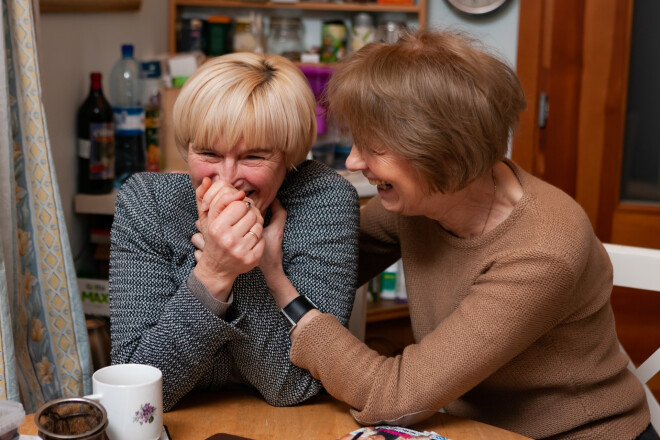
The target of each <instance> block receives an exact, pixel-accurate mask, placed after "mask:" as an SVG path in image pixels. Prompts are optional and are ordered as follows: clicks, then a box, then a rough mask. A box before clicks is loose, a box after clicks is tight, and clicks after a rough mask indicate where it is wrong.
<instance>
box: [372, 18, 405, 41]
mask: <svg viewBox="0 0 660 440" xmlns="http://www.w3.org/2000/svg"><path fill="white" fill-rule="evenodd" d="M405 31H406V24H405V23H402V22H398V21H386V22H384V23H380V24H379V25H378V31H377V32H376V41H378V42H380V43H388V44H394V43H396V42H397V41H399V38H400V37H401V35H403V33H404V32H405Z"/></svg>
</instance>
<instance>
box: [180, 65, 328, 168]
mask: <svg viewBox="0 0 660 440" xmlns="http://www.w3.org/2000/svg"><path fill="white" fill-rule="evenodd" d="M172 117H173V121H174V122H173V123H174V139H175V142H176V145H177V148H178V149H179V151H180V152H181V154H182V155H183V156H184V157H186V156H187V151H188V148H189V147H190V146H191V145H200V146H206V147H208V146H212V145H214V144H215V143H216V142H218V141H219V140H220V139H223V140H224V141H225V142H226V144H227V148H232V147H233V146H234V145H236V144H237V143H238V142H240V141H244V142H245V144H246V146H247V147H248V148H271V149H272V150H274V151H277V152H282V153H283V154H284V158H285V161H286V164H287V169H291V168H292V167H294V166H296V165H299V164H300V163H301V162H302V161H303V160H305V158H306V156H307V153H308V152H309V150H310V149H311V148H312V145H313V144H314V141H315V140H316V101H315V99H314V94H313V93H312V91H311V89H310V88H309V84H308V82H307V78H306V77H305V75H304V74H303V73H302V71H301V70H300V69H299V68H298V67H297V66H296V65H295V64H293V63H292V62H291V61H289V60H288V59H286V58H284V57H281V56H277V55H265V54H255V53H249V52H239V53H233V54H228V55H223V56H219V57H215V58H212V59H210V60H209V61H207V62H206V63H204V64H203V65H201V66H200V67H199V68H198V69H197V71H196V72H195V73H194V74H193V75H192V76H191V77H190V78H189V79H188V80H187V81H186V83H185V85H184V86H183V89H182V90H181V93H180V94H179V97H178V98H177V100H176V103H175V104H174V109H173V111H172Z"/></svg>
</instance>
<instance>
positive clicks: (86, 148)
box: [78, 138, 92, 159]
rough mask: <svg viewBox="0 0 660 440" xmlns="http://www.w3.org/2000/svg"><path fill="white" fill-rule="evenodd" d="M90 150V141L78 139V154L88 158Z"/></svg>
mask: <svg viewBox="0 0 660 440" xmlns="http://www.w3.org/2000/svg"><path fill="white" fill-rule="evenodd" d="M91 150H92V142H91V141H90V140H89V139H80V138H79V139H78V156H80V157H81V158H83V159H89V152H90V151H91Z"/></svg>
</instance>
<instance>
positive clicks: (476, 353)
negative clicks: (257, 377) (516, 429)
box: [291, 253, 575, 425]
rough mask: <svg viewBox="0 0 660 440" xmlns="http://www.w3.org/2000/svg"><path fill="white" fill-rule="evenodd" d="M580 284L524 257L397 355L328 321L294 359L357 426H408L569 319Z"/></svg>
mask: <svg viewBox="0 0 660 440" xmlns="http://www.w3.org/2000/svg"><path fill="white" fill-rule="evenodd" d="M574 280H575V276H574V274H573V272H572V270H571V268H570V266H569V265H568V264H567V262H566V261H565V259H564V258H562V257H561V256H552V255H548V254H544V253H529V254H520V253H519V254H517V255H515V256H510V257H505V258H503V259H502V260H500V261H498V262H496V263H494V265H493V266H492V267H491V268H489V270H487V271H486V272H485V273H484V274H482V275H481V276H480V277H479V279H477V280H476V281H475V282H474V283H473V285H472V286H471V287H470V288H469V292H468V295H467V296H466V297H465V298H464V299H463V301H462V302H461V303H460V304H459V305H458V306H457V308H456V309H455V310H454V312H453V313H451V314H450V315H448V316H447V317H446V318H445V319H444V320H442V321H440V322H438V324H437V326H436V327H435V329H434V330H433V331H432V332H430V333H429V334H427V335H426V336H425V337H424V338H423V339H421V340H420V341H419V342H418V343H416V344H413V345H410V346H408V347H406V349H405V350H404V351H403V353H402V354H401V355H399V356H396V357H389V358H388V357H384V356H380V355H378V354H377V353H376V352H374V351H372V350H370V349H369V348H368V347H367V346H366V345H364V344H363V343H361V342H360V341H358V340H357V339H355V338H354V337H353V336H352V335H351V334H350V333H348V332H347V331H346V330H345V329H343V328H341V326H340V325H339V324H338V323H337V322H336V321H335V320H334V319H333V318H332V317H331V316H328V315H322V316H319V317H316V318H315V319H314V320H312V321H311V322H310V323H308V325H306V326H305V327H304V328H303V329H302V330H301V331H300V334H299V335H297V337H296V339H295V340H294V344H293V347H292V350H291V360H292V362H293V363H294V364H296V365H298V366H301V367H303V368H307V369H309V370H310V371H311V373H312V375H313V376H314V377H316V378H319V379H320V380H321V381H322V382H323V384H324V386H325V387H326V389H327V390H328V392H329V393H330V394H332V395H333V396H335V397H336V398H338V399H340V400H343V401H345V402H347V403H348V404H350V405H351V406H352V407H353V410H352V414H353V416H354V417H355V419H356V420H357V421H358V422H359V423H362V424H377V423H387V424H398V425H405V424H410V423H413V422H416V421H418V420H421V419H423V418H426V417H429V416H431V415H432V414H433V413H434V412H436V411H437V410H439V409H440V408H442V407H444V406H445V405H447V404H448V403H450V402H452V401H453V400H455V399H457V398H459V397H460V396H462V395H463V394H465V393H466V392H467V391H469V390H470V389H472V388H473V387H475V386H476V385H477V384H479V383H480V382H482V381H483V380H485V379H486V378H487V377H489V376H490V375H492V374H494V373H495V372H496V371H497V370H498V369H499V368H500V367H502V366H503V365H504V364H505V363H507V362H508V361H510V360H511V359H513V358H514V357H516V356H517V355H518V354H519V353H521V352H522V351H523V350H525V349H526V348H528V347H529V346H530V345H531V344H533V343H534V341H536V340H537V339H538V338H541V337H542V336H543V335H544V334H545V333H546V332H547V331H548V330H549V329H550V328H552V327H553V326H555V325H556V324H557V323H558V322H559V321H560V320H561V319H564V318H565V317H566V316H565V314H566V310H565V309H564V306H563V305H564V304H566V303H567V298H565V296H566V292H570V291H571V286H572V285H573V284H574V283H575V281H574Z"/></svg>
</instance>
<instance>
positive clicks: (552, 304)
mask: <svg viewBox="0 0 660 440" xmlns="http://www.w3.org/2000/svg"><path fill="white" fill-rule="evenodd" d="M328 101H329V108H330V111H331V112H332V113H333V115H334V116H335V117H337V118H338V119H339V120H341V121H344V122H346V123H347V124H348V127H349V128H350V131H351V133H352V135H353V138H354V140H355V145H354V146H353V149H352V151H351V154H350V156H349V157H348V159H347V161H346V166H347V168H349V169H351V170H354V171H361V172H362V173H363V174H364V175H365V177H367V178H368V179H369V181H370V182H371V183H372V184H373V185H376V186H377V188H378V195H377V196H376V197H374V198H373V199H372V200H370V201H369V203H368V204H367V205H366V206H364V207H363V209H362V210H361V220H360V258H359V280H358V283H364V282H366V281H367V280H369V279H370V278H371V277H373V276H375V275H377V274H378V273H379V272H381V271H382V270H384V269H385V268H386V267H388V266H389V265H390V264H392V263H393V262H395V261H396V260H398V259H399V258H401V259H402V261H403V268H404V273H405V280H406V289H407V294H408V302H409V308H410V318H411V322H412V328H413V332H414V336H415V340H416V343H415V344H413V345H410V346H408V347H407V348H406V349H405V350H404V351H403V353H402V354H401V355H400V356H396V357H385V356H381V355H379V354H378V353H376V352H375V351H373V350H371V349H369V347H367V346H366V345H365V344H363V343H361V342H360V341H359V340H357V339H356V338H355V337H353V336H352V335H351V334H350V333H349V332H348V331H347V330H346V329H345V328H344V327H343V326H342V325H341V324H340V323H339V322H338V321H337V320H336V318H334V317H333V316H331V315H328V314H324V313H321V312H319V311H318V310H316V309H314V308H313V306H310V305H308V304H307V301H306V300H305V299H304V297H302V296H299V294H298V292H297V291H296V289H295V288H293V286H292V285H291V284H290V283H288V282H287V279H286V276H285V275H284V272H283V270H282V266H281V246H280V244H279V242H278V239H279V235H280V234H279V232H278V231H279V229H278V228H281V225H282V222H283V221H284V219H285V218H286V211H285V210H284V209H281V208H278V209H276V210H274V211H273V221H272V222H271V225H270V226H269V227H268V228H266V230H265V231H264V235H265V236H266V238H267V247H266V250H265V253H264V257H263V258H262V260H261V262H260V267H261V268H262V270H263V271H264V274H265V275H266V279H267V282H268V286H269V288H270V291H271V293H272V294H273V296H274V298H275V300H276V301H277V303H278V305H279V307H282V308H283V310H284V311H285V312H286V313H287V315H291V314H293V315H294V316H295V318H296V319H294V321H295V326H294V328H293V329H292V332H291V338H292V347H291V360H292V362H293V363H294V364H296V365H298V366H300V367H302V368H306V369H308V370H309V371H310V372H311V373H312V375H313V376H314V377H316V378H319V379H320V380H321V381H322V383H323V385H324V386H325V388H326V389H327V390H328V391H329V392H330V393H331V394H332V395H333V396H335V397H337V398H339V399H341V400H343V401H345V402H348V403H349V404H350V405H351V406H352V407H353V409H352V414H353V416H354V417H355V418H356V420H357V421H359V422H360V423H362V424H366V425H371V424H377V423H387V424H410V423H414V422H416V421H419V420H421V419H424V418H426V417H429V416H431V415H432V414H433V413H434V412H436V411H438V410H439V409H441V408H444V409H445V411H446V412H448V413H450V414H454V415H457V416H460V417H466V418H470V419H475V420H479V421H482V422H485V423H489V424H492V425H496V426H499V427H502V428H505V429H508V430H510V431H514V432H518V433H520V434H523V435H526V436H528V437H531V438H553V439H578V438H579V439H585V438H589V439H604V438H616V439H622V440H624V439H629V440H632V439H636V438H657V437H642V435H648V436H652V435H654V432H653V428H652V427H651V426H650V425H649V411H648V407H647V403H646V400H645V396H644V390H643V388H642V385H641V384H640V383H639V381H638V380H637V379H636V378H635V376H634V375H633V374H632V373H630V372H629V371H628V370H627V368H626V364H627V362H628V359H627V358H626V356H625V355H624V354H622V353H621V352H620V350H619V344H618V340H617V335H616V332H615V327H614V316H613V313H612V309H611V306H610V294H611V291H612V266H611V264H610V261H609V258H608V256H607V253H606V251H605V249H604V248H603V246H602V244H601V242H600V241H599V240H598V238H597V237H596V235H595V234H594V231H593V229H592V226H591V223H590V222H589V219H588V218H587V216H586V215H585V213H584V211H583V210H582V209H581V207H580V206H579V205H578V204H577V203H576V202H575V201H574V200H573V199H572V198H571V197H569V196H568V195H566V194H565V193H563V192H562V191H560V190H559V189H557V188H555V187H553V186H551V185H549V184H547V183H545V182H543V181H541V180H539V179H538V178H535V177H534V176H532V175H530V174H528V173H526V172H525V171H523V170H522V169H521V168H520V167H519V166H517V165H516V164H515V163H514V162H512V161H511V160H509V159H507V158H506V153H507V148H508V141H509V139H510V137H511V134H512V132H513V130H514V129H515V127H516V125H517V123H518V118H519V114H520V113H521V112H522V111H523V110H524V109H525V105H526V104H525V98H524V95H523V91H522V88H521V85H520V83H519V80H518V78H517V77H516V75H515V73H514V72H513V70H512V69H511V68H509V67H508V66H507V65H506V64H505V63H504V62H502V61H500V60H499V59H498V58H497V57H496V56H494V55H492V54H490V53H489V51H488V50H487V49H486V48H484V47H482V46H481V45H480V44H479V43H478V42H477V41H475V40H472V39H470V38H468V37H466V36H462V35H459V34H457V33H451V32H434V31H428V30H426V31H419V32H417V33H413V34H410V35H406V36H404V37H403V38H402V39H401V40H400V41H399V42H398V43H396V44H389V45H388V44H382V43H373V44H370V45H368V46H365V47H364V48H362V49H361V50H360V51H358V52H356V53H355V54H353V55H352V56H350V57H349V58H348V60H347V61H345V62H343V63H341V64H340V65H339V67H338V69H337V71H336V72H335V74H334V75H333V77H332V79H331V81H330V84H329V89H328ZM645 430H646V431H645ZM643 432H644V433H643ZM642 433H643V434H642Z"/></svg>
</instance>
